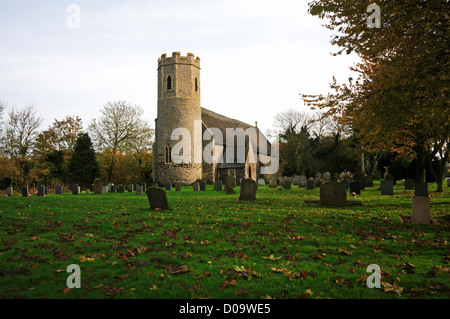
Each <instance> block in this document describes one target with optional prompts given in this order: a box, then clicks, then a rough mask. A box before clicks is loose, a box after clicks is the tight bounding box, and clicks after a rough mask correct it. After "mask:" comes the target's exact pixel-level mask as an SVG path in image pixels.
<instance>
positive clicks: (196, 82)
mask: <svg viewBox="0 0 450 319" xmlns="http://www.w3.org/2000/svg"><path fill="white" fill-rule="evenodd" d="M195 92H198V79H197V78H195Z"/></svg>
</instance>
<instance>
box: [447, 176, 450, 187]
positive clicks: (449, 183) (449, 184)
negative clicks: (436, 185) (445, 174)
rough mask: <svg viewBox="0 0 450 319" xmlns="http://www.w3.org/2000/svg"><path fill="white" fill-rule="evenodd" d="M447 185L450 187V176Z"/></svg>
mask: <svg viewBox="0 0 450 319" xmlns="http://www.w3.org/2000/svg"><path fill="white" fill-rule="evenodd" d="M447 187H450V178H447Z"/></svg>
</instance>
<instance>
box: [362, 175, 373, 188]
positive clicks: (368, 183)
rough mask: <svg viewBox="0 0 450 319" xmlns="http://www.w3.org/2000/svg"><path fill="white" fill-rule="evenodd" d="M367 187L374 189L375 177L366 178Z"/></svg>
mask: <svg viewBox="0 0 450 319" xmlns="http://www.w3.org/2000/svg"><path fill="white" fill-rule="evenodd" d="M364 183H365V186H366V187H373V177H372V176H366V178H365V180H364Z"/></svg>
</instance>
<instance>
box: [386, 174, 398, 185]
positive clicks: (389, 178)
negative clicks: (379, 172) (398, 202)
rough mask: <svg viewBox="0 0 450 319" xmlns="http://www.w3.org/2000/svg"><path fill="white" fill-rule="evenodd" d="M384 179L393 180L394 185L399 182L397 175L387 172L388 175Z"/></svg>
mask: <svg viewBox="0 0 450 319" xmlns="http://www.w3.org/2000/svg"><path fill="white" fill-rule="evenodd" d="M384 179H385V180H391V181H392V183H393V184H394V185H396V184H397V183H396V181H395V177H394V175H393V174H386V176H385V177H384Z"/></svg>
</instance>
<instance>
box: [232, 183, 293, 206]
mask: <svg viewBox="0 0 450 319" xmlns="http://www.w3.org/2000/svg"><path fill="white" fill-rule="evenodd" d="M289 183H290V182H289ZM256 186H257V185H256V182H255V181H254V180H253V179H250V178H246V179H244V180H243V181H242V183H241V194H240V195H239V200H245V201H254V200H256Z"/></svg>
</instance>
